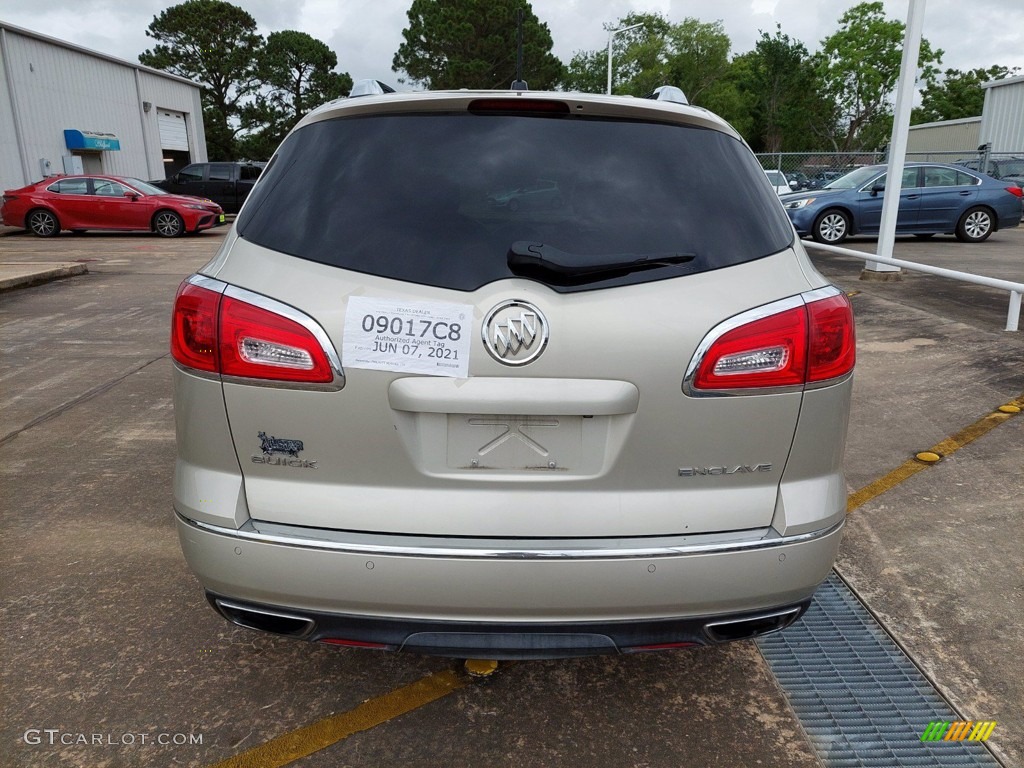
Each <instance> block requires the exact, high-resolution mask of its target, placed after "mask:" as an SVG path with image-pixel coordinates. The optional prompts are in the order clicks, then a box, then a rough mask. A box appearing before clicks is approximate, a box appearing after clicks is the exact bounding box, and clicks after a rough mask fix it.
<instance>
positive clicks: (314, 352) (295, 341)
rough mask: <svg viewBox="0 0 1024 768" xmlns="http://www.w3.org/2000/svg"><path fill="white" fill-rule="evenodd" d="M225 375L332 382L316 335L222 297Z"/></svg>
mask: <svg viewBox="0 0 1024 768" xmlns="http://www.w3.org/2000/svg"><path fill="white" fill-rule="evenodd" d="M219 335H220V365H221V373H223V374H224V375H225V376H244V377H246V378H251V379H271V380H274V381H298V382H306V383H310V384H316V383H319V384H326V383H328V382H330V381H331V379H333V378H334V372H333V371H332V370H331V364H330V362H328V360H327V355H325V354H324V351H323V349H322V348H321V346H320V342H318V341H317V340H316V337H315V336H314V335H313V334H312V333H311V332H310V331H309V330H308V329H306V328H304V327H303V326H302V325H300V324H299V323H297V322H295V321H294V320H291V319H289V318H287V317H283V316H281V315H279V314H276V313H274V312H271V311H269V310H266V309H263V308H262V307H257V306H254V305H252V304H249V303H247V302H244V301H241V300H239V299H234V298H232V297H230V296H225V297H224V299H223V300H222V302H221V306H220V334H219Z"/></svg>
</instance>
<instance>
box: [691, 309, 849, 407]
mask: <svg viewBox="0 0 1024 768" xmlns="http://www.w3.org/2000/svg"><path fill="white" fill-rule="evenodd" d="M780 304H781V305H783V306H782V307H781V308H780V310H779V311H778V312H775V313H773V314H769V315H768V316H767V317H764V316H759V317H756V318H754V319H752V320H750V321H749V322H746V323H742V324H741V325H739V326H738V327H734V328H729V329H727V330H725V331H724V332H722V333H721V335H719V336H718V337H717V338H714V340H713V341H712V343H711V344H710V346H709V347H708V349H707V351H705V352H704V353H703V355H702V357H701V359H700V364H699V366H698V367H697V370H696V372H695V374H694V375H693V379H692V382H691V385H690V386H691V387H692V388H693V389H694V390H706V391H723V390H744V389H765V388H778V387H800V386H803V385H806V384H812V383H819V382H826V381H830V380H832V379H837V378H840V377H842V376H845V375H846V374H848V373H849V372H850V371H852V370H853V366H854V362H855V358H856V342H855V338H854V326H853V310H852V308H851V306H850V300H849V299H848V298H847V297H846V295H845V294H843V293H837V294H835V295H832V296H827V297H825V298H821V299H816V300H814V301H809V302H807V303H800V304H796V305H795V306H794V304H793V301H792V300H786V301H783V302H780ZM770 308H771V307H770V306H769V307H768V309H769V310H770ZM758 314H759V315H760V314H763V312H759V313H758ZM740 320H742V317H741V318H740ZM713 333H714V332H712V334H713Z"/></svg>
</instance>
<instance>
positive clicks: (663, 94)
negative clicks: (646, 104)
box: [644, 85, 690, 104]
mask: <svg viewBox="0 0 1024 768" xmlns="http://www.w3.org/2000/svg"><path fill="white" fill-rule="evenodd" d="M644 98H645V99H654V100H655V101H671V102H673V103H675V104H689V103H690V100H689V99H687V98H686V94H685V93H683V90H682V89H681V88H676V87H675V86H674V85H662V86H659V87H657V88H655V89H654V90H653V91H651V92H650V93H649V94H647V95H646V96H644Z"/></svg>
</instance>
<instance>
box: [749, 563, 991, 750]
mask: <svg viewBox="0 0 1024 768" xmlns="http://www.w3.org/2000/svg"><path fill="white" fill-rule="evenodd" d="M757 644H758V646H759V647H760V649H761V653H762V655H763V656H764V657H765V659H766V660H767V661H768V666H769V667H770V668H771V670H772V672H773V673H774V674H775V677H776V678H777V679H778V680H779V682H780V683H781V685H782V688H783V690H784V691H785V693H786V696H787V698H788V699H789V702H790V704H791V705H792V707H793V709H794V710H795V711H796V714H797V716H798V717H799V718H800V722H801V723H802V724H803V727H804V730H805V731H806V732H807V735H808V736H809V737H810V740H811V743H812V744H813V745H814V748H815V749H816V750H817V752H818V755H819V757H821V758H822V760H823V761H824V763H825V765H826V766H828V767H829V768H847V766H850V768H853V767H854V766H857V768H875V767H876V766H877V767H878V768H902V766H930V767H931V768H935V767H936V766H942V767H944V766H950V767H952V766H961V765H966V766H991V767H992V768H998V766H999V763H997V762H996V760H995V759H994V758H993V757H992V755H991V754H990V753H989V752H988V750H987V749H986V748H985V746H984V745H983V744H982V743H980V742H965V741H960V742H952V741H939V742H923V741H921V734H923V733H924V730H925V728H927V727H928V724H929V723H930V722H932V721H936V720H940V721H949V722H952V721H956V720H959V719H960V718H959V717H958V716H957V714H956V713H955V712H953V710H952V709H950V707H949V705H948V704H947V703H946V702H945V701H944V700H943V699H942V698H941V697H940V696H939V695H938V693H936V692H935V690H934V689H933V688H932V686H931V683H929V682H928V680H927V679H926V678H925V677H924V675H922V674H921V672H920V670H918V668H917V667H915V666H914V664H913V663H912V662H911V661H910V659H908V658H907V657H906V656H905V655H904V653H903V651H902V650H900V648H899V647H898V646H897V645H896V644H895V643H894V642H893V641H892V638H890V637H889V636H888V635H887V634H886V633H885V632H884V631H883V630H882V628H881V627H879V626H878V624H876V623H875V620H874V619H873V618H872V617H871V614H869V613H868V612H867V611H866V610H865V609H864V606H862V605H861V604H860V602H859V601H858V600H857V598H856V597H854V595H853V593H852V592H850V590H849V589H848V588H847V587H846V585H845V584H843V583H842V581H840V579H839V577H838V576H836V575H835V573H832V574H831V575H829V577H828V579H827V580H826V581H825V583H824V584H822V585H821V588H820V589H819V590H818V592H817V594H815V596H814V600H813V602H812V603H811V607H810V609H808V611H807V613H806V614H804V616H803V618H802V619H801V620H800V621H798V622H797V623H796V624H794V625H793V626H792V627H790V628H789V629H787V630H785V631H784V632H778V633H775V634H773V635H768V636H765V637H762V638H760V639H759V640H758V641H757ZM997 733H998V732H997Z"/></svg>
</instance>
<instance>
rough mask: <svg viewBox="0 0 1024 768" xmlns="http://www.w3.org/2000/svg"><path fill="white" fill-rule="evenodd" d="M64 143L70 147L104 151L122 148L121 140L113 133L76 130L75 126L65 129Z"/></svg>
mask: <svg viewBox="0 0 1024 768" xmlns="http://www.w3.org/2000/svg"><path fill="white" fill-rule="evenodd" d="M64 143H65V144H66V145H67V147H68V149H92V150H97V151H103V152H117V151H119V150H120V149H121V140H120V139H119V138H117V136H115V135H114V134H112V133H97V132H96V131H76V130H75V129H73V128H66V129H65V130H64Z"/></svg>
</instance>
